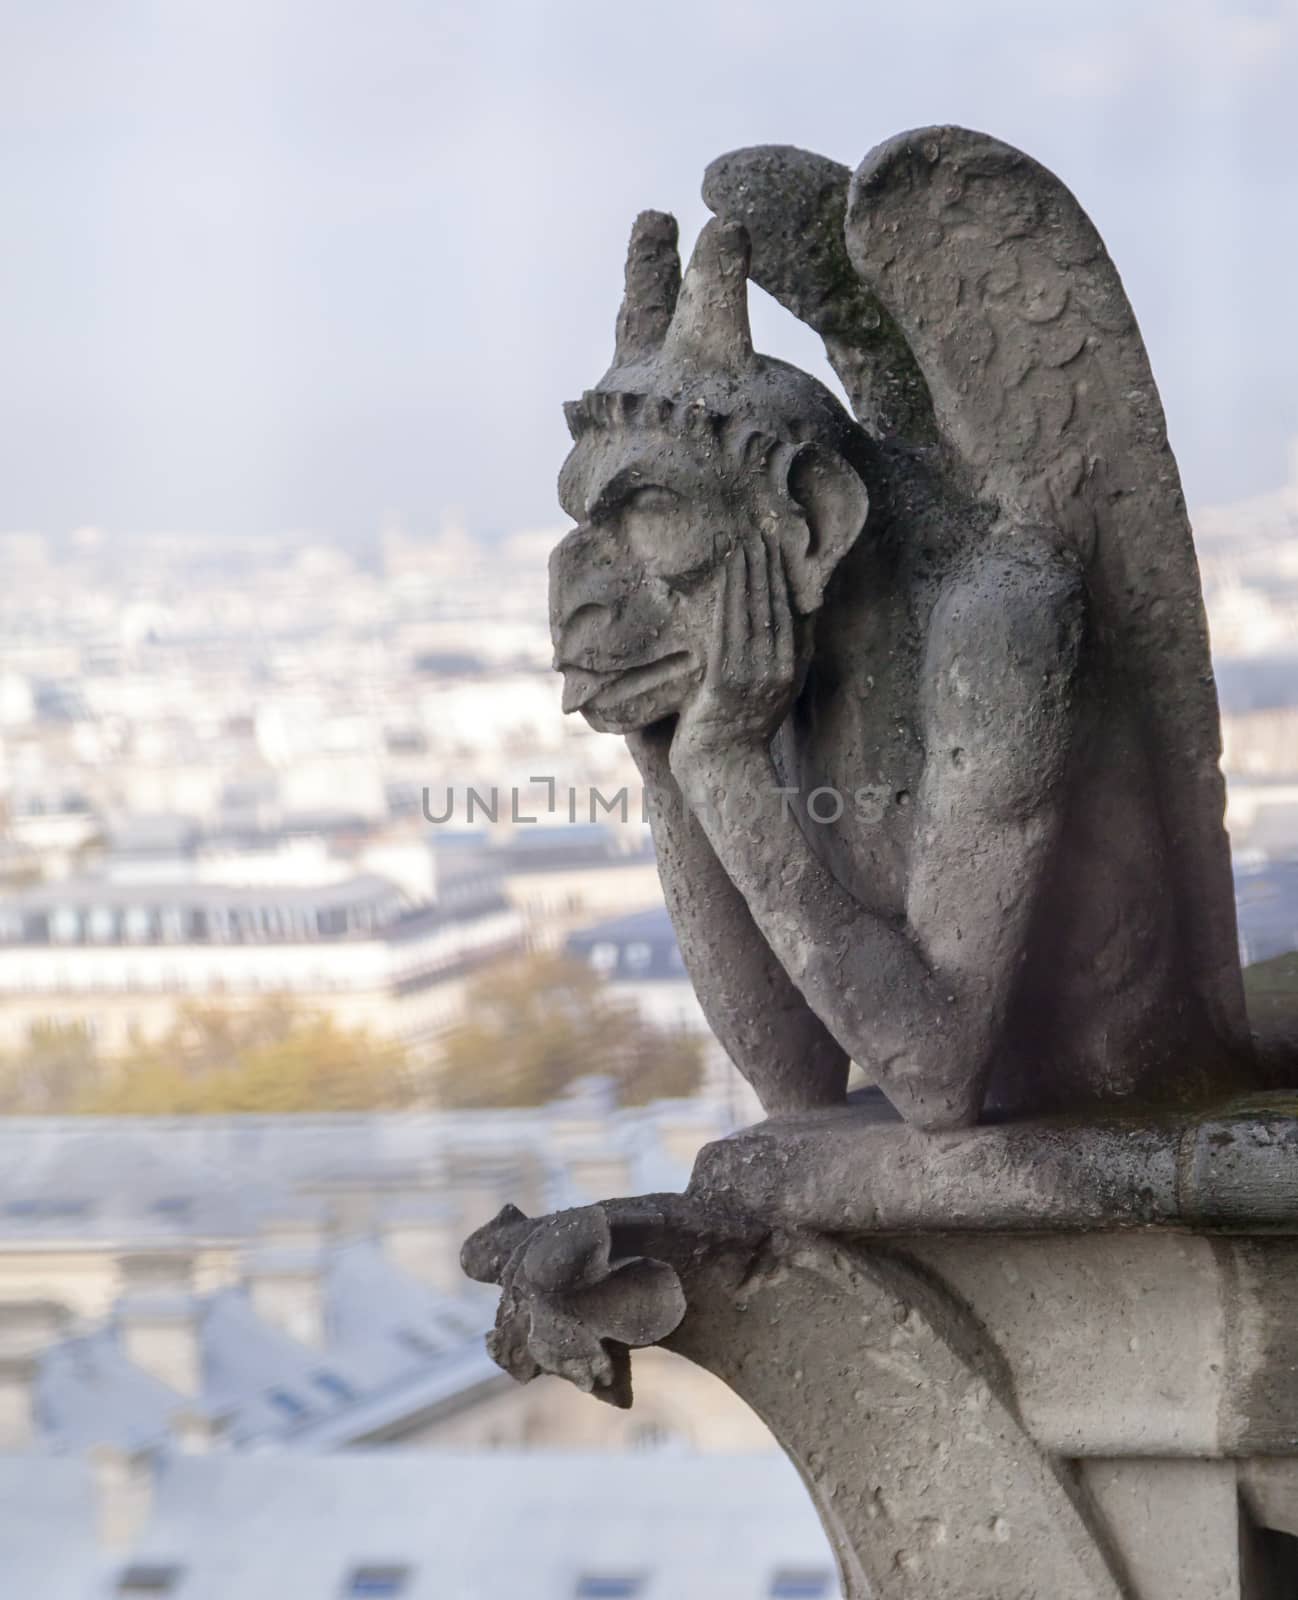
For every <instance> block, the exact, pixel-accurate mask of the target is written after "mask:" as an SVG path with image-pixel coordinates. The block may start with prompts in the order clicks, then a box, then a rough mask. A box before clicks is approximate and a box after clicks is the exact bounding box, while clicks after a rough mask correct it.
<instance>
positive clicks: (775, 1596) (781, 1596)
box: [770, 1567, 835, 1600]
mask: <svg viewBox="0 0 1298 1600" xmlns="http://www.w3.org/2000/svg"><path fill="white" fill-rule="evenodd" d="M834 1592H835V1591H834V1582H833V1575H832V1573H829V1572H826V1571H825V1570H824V1568H810V1567H809V1568H795V1567H788V1568H785V1569H783V1570H782V1571H779V1572H777V1573H776V1574H775V1576H774V1577H773V1578H772V1579H771V1591H770V1594H771V1600H829V1597H830V1596H831V1595H833V1594H834Z"/></svg>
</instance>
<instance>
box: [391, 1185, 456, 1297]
mask: <svg viewBox="0 0 1298 1600" xmlns="http://www.w3.org/2000/svg"><path fill="white" fill-rule="evenodd" d="M471 1231H472V1230H471V1229H466V1228H465V1227H464V1224H463V1222H462V1220H461V1212H460V1209H459V1207H458V1206H449V1205H439V1204H438V1203H437V1202H436V1201H432V1200H394V1201H391V1202H390V1203H389V1204H388V1205H386V1206H384V1208H383V1210H382V1213H381V1214H380V1217H379V1237H380V1239H381V1240H382V1243H383V1253H384V1255H386V1256H387V1258H388V1260H389V1261H390V1262H391V1263H392V1265H393V1266H394V1267H397V1268H398V1269H399V1270H400V1271H402V1272H408V1273H409V1274H410V1276H411V1277H412V1278H418V1279H419V1281H420V1282H421V1283H426V1284H429V1285H431V1287H432V1288H434V1289H440V1290H441V1291H442V1292H443V1293H445V1294H459V1293H460V1292H461V1291H462V1290H463V1289H464V1287H465V1278H464V1273H463V1272H462V1271H461V1269H460V1243H461V1239H462V1236H463V1235H464V1234H465V1233H467V1232H471Z"/></svg>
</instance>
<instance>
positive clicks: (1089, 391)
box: [704, 127, 1247, 1045]
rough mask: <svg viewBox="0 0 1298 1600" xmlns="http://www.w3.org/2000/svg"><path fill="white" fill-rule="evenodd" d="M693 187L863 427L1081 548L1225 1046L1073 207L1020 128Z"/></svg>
mask: <svg viewBox="0 0 1298 1600" xmlns="http://www.w3.org/2000/svg"><path fill="white" fill-rule="evenodd" d="M704 197H705V199H706V200H707V201H708V203H709V205H711V206H712V208H713V209H714V210H716V211H718V212H719V213H720V214H722V215H724V216H728V217H733V218H734V219H736V220H738V221H741V222H743V223H744V224H745V225H746V226H747V227H748V229H749V232H750V234H751V235H752V244H753V258H752V275H753V278H754V280H755V281H756V282H758V283H759V284H761V286H762V287H763V288H765V289H767V290H768V291H769V292H770V293H772V294H773V295H774V296H775V297H776V298H777V299H779V300H780V301H781V302H782V303H783V304H784V305H786V306H787V307H788V308H789V309H790V310H792V311H793V312H794V313H795V315H797V316H799V317H801V318H802V319H803V320H804V321H806V322H808V323H809V324H810V325H811V326H812V327H813V328H815V329H816V330H817V331H818V332H819V333H820V334H821V336H822V338H823V339H824V340H825V345H826V351H827V353H828V355H829V357H830V360H831V362H832V363H833V364H834V366H835V369H836V370H837V371H838V373H839V375H840V377H841V378H842V380H843V383H844V386H845V388H846V389H847V391H848V394H849V396H850V397H851V400H852V403H853V406H854V408H855V409H856V412H857V415H858V417H859V419H860V421H861V422H862V424H863V425H864V426H865V427H866V428H867V430H868V431H870V432H871V433H873V434H874V435H875V437H877V438H880V439H885V440H886V439H889V438H894V439H896V440H898V441H899V442H901V443H903V444H925V443H927V442H929V440H930V439H932V438H933V437H934V436H936V437H937V438H939V439H940V440H941V442H942V444H943V445H944V446H945V448H946V451H947V452H948V453H949V455H950V457H951V467H952V470H953V471H954V472H955V473H956V475H957V476H958V477H960V478H962V479H963V480H964V482H965V486H966V488H967V490H968V491H969V492H970V493H971V494H972V495H973V496H974V497H975V498H977V499H979V500H981V501H984V502H990V503H992V504H993V505H994V506H995V507H996V508H998V511H999V520H1000V521H1001V523H1002V525H1003V526H1005V527H1009V528H1013V527H1016V526H1017V527H1023V528H1033V529H1037V530H1047V531H1049V532H1051V533H1052V534H1053V536H1054V537H1056V538H1058V539H1059V541H1060V542H1061V543H1062V544H1063V545H1066V546H1067V547H1069V548H1071V549H1072V550H1073V551H1074V552H1075V553H1076V554H1077V555H1078V556H1079V558H1080V559H1081V560H1082V561H1083V563H1084V564H1085V567H1086V570H1087V574H1088V587H1089V591H1090V596H1091V619H1092V627H1093V628H1096V629H1098V630H1099V633H1100V635H1101V642H1102V645H1103V647H1104V648H1105V653H1106V656H1107V658H1108V660H1109V661H1110V662H1112V663H1113V664H1114V665H1115V667H1116V669H1117V673H1116V681H1115V684H1114V689H1115V692H1121V693H1122V694H1123V695H1124V696H1134V697H1136V698H1137V699H1138V701H1139V703H1140V704H1141V705H1142V706H1143V708H1144V712H1145V723H1146V728H1147V740H1148V747H1149V750H1150V755H1151V764H1152V766H1153V769H1154V772H1155V774H1156V777H1157V781H1158V784H1159V788H1160V805H1161V809H1162V813H1163V819H1164V828H1165V832H1166V835H1167V839H1168V842H1169V852H1170V858H1171V861H1172V863H1173V873H1172V876H1173V879H1174V881H1173V882H1172V883H1171V884H1169V886H1168V890H1169V893H1170V894H1172V895H1174V896H1175V897H1176V898H1177V901H1178V911H1179V920H1180V922H1181V925H1182V927H1183V928H1184V931H1185V938H1186V941H1187V948H1188V953H1189V960H1190V964H1191V967H1192V971H1191V973H1190V979H1191V981H1192V983H1193V984H1194V985H1195V987H1196V989H1197V990H1198V991H1199V993H1200V995H1201V997H1202V999H1203V1002H1204V1004H1205V1007H1206V1008H1207V1011H1208V1015H1209V1018H1210V1019H1211V1021H1212V1023H1213V1025H1214V1027H1215V1028H1216V1030H1217V1031H1218V1033H1219V1034H1220V1036H1221V1037H1222V1039H1223V1040H1225V1041H1236V1042H1239V1043H1240V1044H1241V1045H1242V1044H1243V1043H1244V1041H1245V1040H1246V1038H1247V1022H1246V1018H1245V1012H1244V1000H1243V991H1242V985H1241V980H1240V973H1239V955H1238V942H1237V933H1236V924H1235V910H1234V896H1233V885H1232V880H1231V871H1230V853H1229V845H1228V842H1227V838H1226V833H1225V829H1224V825H1223V813H1224V807H1225V787H1224V783H1223V780H1222V777H1221V772H1220V768H1219V760H1220V755H1221V734H1220V721H1219V716H1218V708H1217V694H1216V686H1215V684H1214V681H1213V676H1212V666H1211V660H1210V656H1209V650H1208V635H1207V622H1206V618H1205V615H1204V610H1203V599H1202V592H1201V589H1200V583H1199V572H1198V564H1197V562H1196V559H1195V554H1194V544H1193V539H1192V536H1191V532H1190V525H1189V519H1188V516H1187V514H1186V508H1185V501H1184V498H1183V495H1182V492H1181V484H1180V476H1179V474H1178V472H1177V467H1176V462H1175V460H1174V459H1173V456H1172V452H1171V449H1170V447H1169V444H1168V440H1167V428H1166V423H1165V420H1164V416H1163V409H1162V405H1161V403H1160V401H1159V397H1158V391H1157V388H1156V387H1155V384H1154V379H1153V375H1152V373H1151V371H1150V367H1149V359H1148V356H1147V353H1146V351H1145V347H1144V342H1143V340H1142V339H1141V336H1140V331H1139V329H1138V327H1137V325H1136V320H1135V316H1134V314H1133V312H1132V309H1131V305H1130V303H1129V302H1128V300H1127V296H1126V293H1125V291H1124V290H1123V287H1122V283H1121V280H1120V279H1119V277H1118V273H1117V271H1116V269H1115V268H1114V266H1113V263H1112V262H1111V261H1110V259H1109V256H1108V253H1107V252H1106V250H1105V248H1104V245H1103V243H1102V241H1101V239H1100V236H1099V234H1098V232H1097V231H1096V229H1095V227H1094V225H1093V224H1092V222H1091V221H1090V219H1089V217H1087V215H1086V213H1085V212H1084V211H1083V210H1082V208H1081V206H1080V205H1079V204H1078V202H1077V200H1076V199H1075V197H1074V196H1073V195H1072V194H1071V193H1070V192H1069V190H1068V189H1067V188H1066V187H1065V186H1064V185H1063V184H1062V183H1061V182H1060V181H1059V180H1058V179H1057V178H1056V177H1055V176H1054V175H1053V174H1052V173H1050V172H1049V171H1047V170H1046V169H1045V168H1044V167H1042V166H1041V165H1039V164H1038V163H1037V162H1035V161H1033V160H1031V159H1030V158H1029V157H1028V156H1026V155H1024V154H1023V153H1022V152H1021V151H1018V150H1015V149H1013V148H1012V147H1010V146H1009V145H1006V144H1002V143H1001V142H1000V141H998V140H996V139H992V138H990V137H988V136H987V135H985V134H980V133H973V132H969V131H968V130H965V129H962V128H946V127H943V128H928V129H922V130H919V131H916V132H913V133H905V134H901V135H899V136H898V137H897V138H894V139H891V140H889V141H888V142H887V143H885V144H882V145H880V146H879V147H878V148H877V149H875V150H873V151H872V152H871V153H870V154H869V155H868V156H867V157H866V158H865V160H864V161H863V162H862V164H861V166H860V168H859V169H858V171H857V173H856V174H855V176H854V177H853V178H852V180H851V182H850V184H847V183H846V169H845V168H841V167H838V166H837V165H836V164H835V163H833V162H830V161H827V160H825V159H824V158H823V157H820V156H814V155H811V154H809V153H807V152H805V151H799V150H792V149H788V148H785V147H777V146H770V147H760V148H756V149H751V150H741V151H737V152H735V153H734V154H733V155H730V156H724V157H722V158H721V159H720V160H719V161H717V162H714V163H713V164H712V166H711V167H710V168H709V169H708V175H707V178H706V180H705V184H704ZM844 207H845V209H846V228H845V234H844V235H843V236H841V237H840V238H839V239H836V238H835V236H834V230H833V228H832V227H831V226H830V223H831V222H832V221H833V219H835V218H837V219H839V221H838V226H842V222H841V219H842V217H843V215H844ZM844 246H845V249H844ZM849 268H850V270H849ZM898 334H900V341H899V340H898V337H897V335H898Z"/></svg>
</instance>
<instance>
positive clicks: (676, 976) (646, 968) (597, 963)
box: [564, 902, 763, 1127]
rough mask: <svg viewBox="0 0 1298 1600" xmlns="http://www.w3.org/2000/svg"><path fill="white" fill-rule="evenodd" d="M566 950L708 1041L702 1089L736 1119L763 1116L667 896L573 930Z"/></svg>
mask: <svg viewBox="0 0 1298 1600" xmlns="http://www.w3.org/2000/svg"><path fill="white" fill-rule="evenodd" d="M564 950H565V951H566V953H567V954H568V955H570V956H573V957H574V958H575V959H576V960H578V961H584V962H586V963H587V964H588V965H589V966H591V967H592V968H593V969H594V970H595V971H596V972H598V973H599V975H600V976H601V977H602V978H603V979H604V980H605V982H606V983H607V984H608V985H609V988H610V990H611V991H612V993H613V994H614V995H615V996H617V997H619V998H621V999H624V1000H627V1001H629V1002H630V1003H631V1004H632V1005H634V1006H635V1007H636V1008H637V1009H638V1010H639V1011H640V1013H641V1015H642V1016H645V1017H647V1018H649V1019H650V1020H651V1021H652V1022H654V1023H656V1024H657V1025H658V1026H659V1027H662V1028H680V1029H683V1030H684V1031H686V1032H687V1033H692V1034H694V1035H696V1036H697V1037H699V1038H700V1039H701V1040H702V1041H703V1043H704V1081H703V1088H702V1091H701V1092H702V1093H703V1094H704V1095H706V1096H708V1097H709V1098H711V1099H714V1100H715V1101H716V1103H717V1104H719V1105H723V1106H725V1108H726V1111H727V1114H728V1116H729V1118H730V1120H731V1122H732V1124H733V1125H734V1126H736V1127H738V1126H739V1125H740V1124H742V1123H746V1122H755V1121H759V1120H760V1119H761V1117H762V1115H763V1113H762V1108H761V1104H760V1102H759V1101H758V1099H757V1096H756V1094H754V1092H753V1091H752V1089H750V1088H749V1086H748V1084H746V1083H745V1082H744V1080H743V1079H742V1078H741V1077H740V1076H739V1074H738V1073H737V1072H736V1071H735V1068H734V1066H733V1065H732V1063H731V1061H730V1058H729V1056H727V1055H726V1053H725V1051H724V1050H723V1049H722V1048H721V1045H720V1043H719V1042H718V1040H717V1038H716V1037H715V1035H714V1034H713V1033H712V1031H711V1029H710V1028H709V1027H708V1021H707V1018H706V1017H705V1016H704V1015H703V1008H702V1006H700V1005H699V1000H698V996H697V995H696V994H695V992H694V985H693V983H691V981H690V977H689V974H688V973H687V972H686V970H685V961H684V958H683V957H682V955H681V951H680V945H679V944H678V943H677V939H676V930H675V928H673V926H672V919H671V917H670V915H669V914H668V911H667V908H666V906H664V905H662V904H661V902H660V903H659V904H657V905H655V906H652V907H651V908H650V909H649V910H647V911H635V912H632V913H631V914H630V915H629V916H618V917H611V918H609V919H608V920H606V921H601V922H595V923H591V924H589V925H587V926H585V927H581V928H578V929H576V930H575V931H574V932H572V933H570V934H569V935H568V937H567V938H566V940H565V941H564Z"/></svg>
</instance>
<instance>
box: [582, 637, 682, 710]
mask: <svg viewBox="0 0 1298 1600" xmlns="http://www.w3.org/2000/svg"><path fill="white" fill-rule="evenodd" d="M689 665H690V654H689V651H688V650H673V651H672V652H671V653H670V654H668V655H665V656H659V657H658V659H657V660H656V661H647V662H645V663H644V665H643V666H639V667H621V668H619V669H618V670H617V671H615V672H588V671H587V670H585V669H584V668H582V667H569V666H561V667H560V671H561V672H562V673H563V709H564V710H565V711H580V710H581V709H582V708H583V707H584V706H589V705H592V704H593V703H594V702H595V701H597V700H599V699H600V698H601V697H602V696H603V695H604V694H605V693H606V692H607V691H609V690H614V691H616V698H617V699H619V700H624V699H628V698H629V697H630V696H631V695H636V694H643V693H644V692H645V691H646V690H648V689H656V688H657V687H658V685H659V684H660V683H666V682H667V681H668V680H669V679H671V678H674V677H676V676H677V674H678V673H680V672H681V671H683V670H684V669H686V668H688V667H689Z"/></svg>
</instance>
